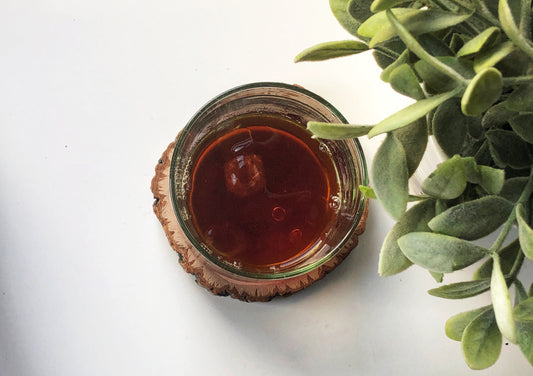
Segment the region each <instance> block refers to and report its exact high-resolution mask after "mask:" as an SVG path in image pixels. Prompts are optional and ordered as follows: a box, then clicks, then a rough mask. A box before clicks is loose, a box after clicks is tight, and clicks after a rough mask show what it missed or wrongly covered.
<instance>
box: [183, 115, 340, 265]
mask: <svg viewBox="0 0 533 376" xmlns="http://www.w3.org/2000/svg"><path fill="white" fill-rule="evenodd" d="M231 122H232V126H231V127H230V130H229V131H227V132H225V133H223V134H221V135H219V136H218V137H217V138H215V139H213V140H212V141H211V142H209V144H208V145H207V146H206V147H204V148H203V150H202V151H201V152H199V155H198V156H197V158H196V161H195V167H194V170H193V172H192V189H191V191H190V197H189V203H190V210H191V213H192V217H193V221H194V224H195V227H196V228H197V230H198V232H199V233H200V236H201V237H202V238H203V240H204V242H205V243H206V244H209V245H210V248H211V249H212V250H213V252H214V253H215V255H216V256H217V257H219V258H220V259H222V260H225V261H227V262H230V263H232V264H235V265H238V266H242V267H244V268H248V269H250V268H251V269H254V268H259V269H261V268H265V267H275V266H277V265H282V264H284V263H287V262H290V261H291V260H295V259H296V258H299V257H301V256H304V255H305V253H306V251H307V250H308V249H309V247H310V246H311V245H312V244H314V243H315V242H316V241H317V240H318V239H320V238H321V237H322V236H323V235H324V234H325V233H326V232H327V231H328V229H329V227H330V225H331V222H332V219H333V218H334V216H335V213H336V210H337V207H338V205H337V203H338V198H337V196H338V191H339V188H338V183H337V178H336V172H335V168H334V166H333V163H332V161H331V159H330V157H329V154H328V153H327V150H325V149H324V147H323V146H321V144H320V142H319V141H318V140H315V139H312V138H311V135H310V134H309V133H308V132H307V131H306V130H305V129H304V128H303V127H302V126H301V125H298V124H297V123H295V122H293V121H292V120H288V119H286V118H282V117H277V116H272V115H264V114H255V115H246V116H244V117H240V118H237V119H233V120H231Z"/></svg>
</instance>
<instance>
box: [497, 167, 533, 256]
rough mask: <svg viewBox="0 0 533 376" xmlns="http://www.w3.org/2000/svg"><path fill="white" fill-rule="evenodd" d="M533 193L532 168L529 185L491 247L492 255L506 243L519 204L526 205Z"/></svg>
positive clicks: (532, 168) (532, 169)
mask: <svg viewBox="0 0 533 376" xmlns="http://www.w3.org/2000/svg"><path fill="white" fill-rule="evenodd" d="M532 191H533V166H531V173H530V175H529V180H528V181H527V184H526V186H525V187H524V190H523V191H522V194H520V198H519V199H518V201H516V203H515V204H514V207H513V210H512V211H511V214H510V215H509V218H507V221H505V223H504V225H503V228H502V230H501V231H500V233H499V234H498V237H497V238H496V241H495V242H494V244H492V247H490V249H489V251H490V253H492V254H493V255H494V254H497V252H498V250H499V249H500V248H501V246H502V244H503V242H504V241H505V238H506V237H507V235H508V234H509V231H510V230H511V227H512V226H513V224H514V221H515V219H516V207H517V206H518V205H519V204H523V203H525V202H526V201H527V200H528V199H529V196H531V192H532Z"/></svg>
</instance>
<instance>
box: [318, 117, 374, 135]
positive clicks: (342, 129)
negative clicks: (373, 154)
mask: <svg viewBox="0 0 533 376" xmlns="http://www.w3.org/2000/svg"><path fill="white" fill-rule="evenodd" d="M372 128H373V125H356V124H342V123H323V122H318V121H310V122H308V123H307V129H309V131H311V133H313V135H314V136H315V137H317V138H324V139H330V140H344V139H347V138H357V137H361V136H364V135H366V134H367V133H368V132H370V130H371V129H372Z"/></svg>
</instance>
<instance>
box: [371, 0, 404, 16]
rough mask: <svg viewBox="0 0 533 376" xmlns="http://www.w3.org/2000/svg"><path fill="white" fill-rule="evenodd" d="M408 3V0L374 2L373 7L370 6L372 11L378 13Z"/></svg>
mask: <svg viewBox="0 0 533 376" xmlns="http://www.w3.org/2000/svg"><path fill="white" fill-rule="evenodd" d="M407 1H408V0H374V1H373V2H372V5H370V10H371V11H372V12H374V13H377V12H381V11H382V10H387V9H390V8H392V7H395V6H396V5H400V4H403V3H406V2H407Z"/></svg>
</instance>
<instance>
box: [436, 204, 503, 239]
mask: <svg viewBox="0 0 533 376" xmlns="http://www.w3.org/2000/svg"><path fill="white" fill-rule="evenodd" d="M512 210H513V204H512V203H511V202H509V201H507V200H506V199H504V198H501V197H500V196H494V195H490V196H485V197H482V198H479V199H476V200H472V201H466V202H464V203H461V204H458V205H455V206H452V207H451V208H449V209H448V210H446V211H444V212H443V213H441V214H439V215H437V216H436V217H435V218H433V219H432V220H431V221H430V222H429V223H428V225H429V227H430V228H431V229H432V230H433V231H435V232H438V233H441V234H445V235H450V236H456V237H458V238H461V239H466V240H476V239H480V238H482V237H484V236H487V235H489V234H490V233H492V232H493V231H495V230H496V229H497V228H498V227H500V226H501V225H502V224H503V223H504V222H505V221H506V220H507V218H508V217H509V215H510V214H511V212H512Z"/></svg>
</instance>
